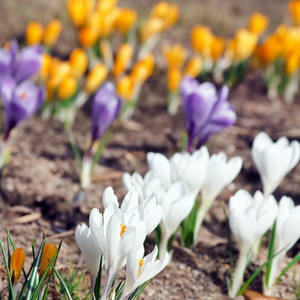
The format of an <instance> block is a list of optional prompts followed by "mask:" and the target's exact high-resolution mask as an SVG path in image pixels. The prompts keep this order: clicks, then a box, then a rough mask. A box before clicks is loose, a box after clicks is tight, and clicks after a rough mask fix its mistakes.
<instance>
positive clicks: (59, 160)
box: [0, 0, 300, 300]
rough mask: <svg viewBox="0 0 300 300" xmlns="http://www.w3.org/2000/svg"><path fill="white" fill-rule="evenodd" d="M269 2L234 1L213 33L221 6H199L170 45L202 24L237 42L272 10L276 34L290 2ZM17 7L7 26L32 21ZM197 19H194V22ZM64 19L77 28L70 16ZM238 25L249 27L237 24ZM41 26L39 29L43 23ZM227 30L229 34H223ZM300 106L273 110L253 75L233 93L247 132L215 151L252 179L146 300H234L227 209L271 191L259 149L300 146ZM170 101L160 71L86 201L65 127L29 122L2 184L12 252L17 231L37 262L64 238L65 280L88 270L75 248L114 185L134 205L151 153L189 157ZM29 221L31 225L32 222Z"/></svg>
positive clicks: (2, 223)
mask: <svg viewBox="0 0 300 300" xmlns="http://www.w3.org/2000/svg"><path fill="white" fill-rule="evenodd" d="M27 2H28V3H29V2H30V4H32V5H37V7H39V8H38V9H40V11H42V8H43V5H45V4H44V3H43V2H42V1H38V0H30V1H29V0H28V1H26V3H27ZM149 2H150V1H149ZM260 2H261V1H253V6H251V7H250V4H249V3H247V2H246V1H242V3H243V4H241V2H240V1H234V0H231V1H226V4H224V9H225V11H226V13H224V15H222V14H221V13H217V12H214V13H215V14H217V15H216V16H215V17H214V18H212V20H210V22H211V23H210V22H208V21H209V20H208V17H207V15H209V13H208V14H205V13H204V12H203V11H204V8H205V7H206V8H207V9H208V10H210V12H211V13H213V8H214V7H215V6H214V5H216V3H219V2H217V1H212V0H211V2H210V1H204V0H203V1H196V0H192V1H190V3H189V5H187V6H186V10H184V11H183V12H182V15H183V20H182V21H181V22H180V23H179V26H178V28H177V29H174V30H172V31H171V32H170V33H169V34H167V35H166V36H167V40H168V41H169V42H170V43H171V42H172V43H173V42H176V41H178V38H179V39H180V40H182V41H184V42H186V43H188V40H187V39H186V36H187V35H186V32H187V31H186V30H187V29H183V28H185V27H183V26H184V25H185V23H186V24H187V27H188V30H189V29H190V28H191V27H192V26H193V25H195V24H198V23H201V22H207V23H205V24H207V25H211V24H214V26H215V27H214V28H215V31H214V32H215V33H218V32H217V30H218V28H223V31H222V32H220V34H223V33H224V34H232V33H233V32H234V30H235V29H236V28H237V27H236V26H241V25H242V24H241V22H242V21H241V20H243V24H245V18H246V17H247V16H249V14H250V13H251V12H252V11H254V10H260V11H262V12H264V13H267V12H268V9H270V10H271V9H272V14H271V13H270V15H271V16H272V20H271V21H272V22H271V25H272V26H273V28H274V23H275V21H278V20H283V19H284V18H285V17H284V16H281V14H283V13H282V11H283V10H285V7H286V6H285V5H286V1H285V2H284V9H283V4H282V2H281V1H274V0H273V1H264V4H260ZM28 3H27V5H29V4H28ZM47 3H48V2H47ZM49 3H50V2H49ZM51 3H52V5H53V7H52V5H51V8H50V6H49V8H48V11H47V18H49V19H50V18H51V17H52V16H62V14H64V13H62V12H61V4H60V3H61V2H60V1H51ZM152 3H153V4H154V3H155V1H153V2H152V1H151V5H152ZM177 3H179V1H177ZM213 3H214V4H213ZM122 4H123V5H127V6H130V5H131V3H126V2H125V1H122ZM17 5H19V1H7V2H6V1H3V2H1V3H0V16H3V18H2V19H1V20H2V21H1V23H2V24H4V22H6V21H7V18H8V16H13V17H14V18H15V17H16V16H15V15H13V12H16V15H18V14H19V15H22V14H21V13H20V11H21V8H20V7H19V8H18V7H17ZM20 5H21V4H20ZM22 5H23V1H22ZM136 5H137V6H138V7H139V9H140V10H141V11H142V10H143V9H144V8H145V6H146V5H145V2H143V1H138V2H137V4H136ZM196 5H199V7H200V6H201V7H202V10H201V12H199V14H200V15H201V17H200V16H199V19H198V17H197V16H195V14H196V13H195V11H196V10H195V11H194V12H193V8H194V7H195V6H196ZM251 5H252V2H251ZM199 10H200V9H199ZM270 10H269V11H270ZM29 11H30V10H28V11H27V10H25V11H24V12H23V14H24V15H23V18H21V20H20V22H21V24H23V27H22V26H21V25H20V26H16V25H15V26H14V27H13V28H12V29H11V31H10V32H9V33H7V32H5V33H4V31H3V27H0V28H1V30H0V40H2V41H4V40H5V39H6V38H9V37H11V36H12V35H13V34H20V33H21V32H22V30H24V24H26V23H27V21H28V20H29V19H30V18H33V17H32V16H33V15H32V11H30V13H29ZM30 16H31V17H30ZM189 16H192V17H191V19H189ZM205 16H206V17H205ZM222 16H223V17H222ZM63 17H64V18H65V19H64V20H65V22H66V24H67V21H66V16H65V15H64V16H63ZM235 17H236V20H237V23H238V24H239V25H236V24H235V25H233V24H232V20H233V19H234V18H235ZM36 19H37V20H39V19H38V15H37V14H36ZM4 20H6V21H4ZM217 20H218V22H217ZM220 20H221V21H222V22H223V23H222V22H221V21H220ZM47 21H48V19H47ZM215 21H216V22H215ZM222 24H226V26H225V27H224V26H223V27H222ZM276 24H278V22H277V23H276ZM66 26H67V30H68V31H66V32H68V33H69V32H70V35H68V34H66V32H64V36H63V38H62V41H60V44H61V45H62V46H60V47H61V48H60V47H58V51H61V53H62V54H65V53H68V51H69V50H70V45H72V44H74V43H75V39H73V40H72V38H71V37H72V34H73V33H72V32H73V31H72V29H71V27H68V26H69V25H68V24H67V25H66ZM218 26H219V27H218ZM176 30H178V31H176ZM184 30H185V31H184ZM2 34H3V35H2ZM8 34H10V35H8ZM64 37H65V38H66V39H64ZM73 37H74V36H73ZM177 37H178V38H177ZM70 39H71V40H70ZM69 41H70V43H69ZM157 52H159V51H157ZM159 55H160V56H159ZM158 60H159V61H161V62H162V64H161V65H163V61H162V59H161V54H160V53H158ZM162 78H163V79H162ZM299 98H300V97H299V95H298V96H297V98H296V99H295V102H294V103H292V104H286V103H284V102H283V101H282V100H280V99H277V100H276V101H274V102H270V101H268V100H267V98H266V90H265V87H264V84H263V82H262V80H261V77H260V74H259V73H258V72H257V71H250V72H249V73H248V75H247V76H246V78H245V79H244V80H243V81H242V82H241V84H239V85H238V86H237V87H236V88H234V89H232V91H231V94H230V102H231V103H232V104H233V106H234V108H235V110H236V113H237V116H238V119H237V122H236V124H235V125H234V126H233V127H231V128H228V129H227V130H225V131H224V132H222V133H220V134H217V135H215V136H214V137H212V138H211V140H210V141H209V145H208V147H209V151H210V153H211V154H212V153H218V152H220V151H224V152H225V153H226V154H227V155H228V156H229V157H233V156H235V155H239V156H241V157H242V158H243V161H244V165H243V169H242V171H241V173H240V174H239V175H238V177H237V179H236V180H235V181H234V183H232V184H230V186H229V187H228V188H227V189H226V190H224V191H223V192H222V193H221V195H220V196H219V197H218V199H217V201H216V202H215V204H214V206H213V208H212V210H211V212H210V214H209V215H208V216H207V217H206V219H205V222H204V226H203V227H202V228H201V241H200V243H199V244H198V245H196V246H195V247H193V248H191V249H186V248H184V247H183V246H181V245H180V242H179V239H175V240H174V253H173V259H172V263H171V264H170V265H169V266H168V267H167V268H166V269H165V270H164V271H163V272H161V274H159V275H158V276H156V277H155V278H154V279H153V280H152V281H151V282H150V284H149V286H148V287H147V288H146V290H145V291H144V293H143V294H142V296H141V299H154V298H155V299H157V300H159V299H174V300H175V299H203V300H209V299H228V297H227V287H226V278H227V277H228V272H229V266H228V263H229V261H228V253H227V240H226V229H225V221H224V215H223V211H222V207H221V205H220V201H222V200H223V201H225V203H227V202H228V198H229V196H230V195H231V194H232V193H234V192H235V191H237V190H238V189H240V188H244V189H246V190H248V191H249V192H251V193H253V192H254V191H256V190H257V189H261V183H260V179H259V176H258V174H257V171H256V169H255V166H254V164H253V162H252V159H251V145H252V141H253V138H254V137H255V135H256V134H257V133H258V132H260V131H266V132H267V133H268V134H269V135H270V136H271V137H272V138H273V139H274V140H276V139H277V138H279V137H280V136H283V135H284V136H287V137H288V138H289V139H291V140H292V139H296V140H298V141H299V140H300V129H299V124H300V115H299V110H300V103H299ZM165 99H166V92H165V71H161V70H160V69H159V68H157V69H156V71H155V74H154V76H153V77H152V78H151V79H150V80H149V81H148V82H147V83H146V84H145V86H144V87H143V89H142V95H141V97H140V103H139V105H138V107H137V110H136V112H135V114H134V116H133V118H132V119H131V120H130V121H127V122H120V121H119V122H117V123H116V125H115V128H114V134H113V136H112V139H111V141H110V142H109V144H108V146H107V147H106V148H105V150H104V152H103V155H102V157H101V160H100V164H99V165H98V166H97V167H96V169H95V176H94V180H93V183H92V185H91V187H90V188H89V189H87V190H86V191H81V190H80V186H79V180H78V168H77V166H76V162H75V160H74V156H73V154H72V151H71V148H70V146H69V143H68V137H67V135H66V134H65V132H64V130H63V126H62V125H61V124H60V123H59V122H57V121H52V120H51V121H43V120H42V119H41V118H39V117H34V118H31V119H30V120H27V121H26V122H24V123H23V124H22V125H21V126H20V127H19V128H18V130H17V131H16V132H15V135H14V136H13V137H12V155H11V160H10V163H9V164H8V165H7V166H6V167H4V168H3V170H2V172H1V175H0V176H1V180H0V205H1V210H0V229H1V231H0V239H1V241H2V242H5V240H6V232H5V230H6V228H9V230H10V232H11V233H12V235H13V237H14V239H15V242H16V244H17V245H18V246H22V247H23V249H24V250H25V252H26V254H27V256H28V257H30V256H31V239H32V238H33V239H34V240H35V244H36V245H39V244H40V243H41V240H42V232H43V231H44V232H45V234H46V237H47V241H49V242H52V241H53V242H55V243H56V244H58V243H59V241H60V239H61V238H64V241H63V244H62V249H61V253H60V255H59V258H58V262H57V267H58V268H59V269H60V270H61V271H62V272H63V271H64V270H66V269H68V268H69V266H70V263H71V262H72V263H73V264H74V267H75V268H85V264H84V259H83V256H82V255H81V254H80V251H79V249H78V247H77V245H76V243H75V239H74V229H75V227H76V226H77V224H79V223H80V222H82V221H83V222H86V223H87V222H88V215H89V212H90V210H91V209H92V208H93V207H98V208H100V209H101V197H102V193H103V191H104V189H105V188H106V187H107V186H110V185H111V186H112V187H113V189H114V190H115V192H116V194H117V196H118V197H119V199H122V198H123V197H124V195H125V189H124V187H123V185H122V180H121V177H122V174H123V172H125V171H127V172H130V173H132V172H134V171H135V172H139V173H141V174H144V173H145V172H146V170H147V165H146V154H147V152H149V151H154V152H162V153H165V154H166V155H167V156H168V157H170V156H171V155H172V154H173V153H174V152H176V151H180V142H181V136H182V133H183V132H184V119H183V115H182V112H181V111H180V112H179V113H178V114H177V115H176V116H174V117H170V116H168V115H167V113H166V105H165ZM89 116H90V105H89V103H88V104H87V105H86V107H84V108H83V110H82V111H80V112H79V114H78V116H77V118H76V121H75V124H74V127H73V132H74V135H75V138H76V140H77V142H78V144H79V146H80V149H81V151H84V149H85V146H86V144H87V142H88V140H89V130H90V119H89ZM299 174H300V165H299V164H298V166H296V168H295V169H294V170H293V171H292V172H291V173H290V174H288V176H287V177H286V178H285V179H284V180H283V182H282V183H281V185H280V187H279V188H278V189H277V191H276V192H275V197H276V199H278V200H279V199H280V198H281V196H282V195H288V196H291V197H292V198H293V199H294V201H295V203H296V204H300V194H299V188H298V187H299V184H300V175H299ZM24 216H27V217H29V219H27V220H26V219H25V220H24V218H23V217H24ZM153 246H154V238H153V236H150V238H149V240H148V242H147V248H148V249H152V248H153ZM299 247H300V246H299V245H296V246H295V247H294V248H293V249H292V250H290V251H289V253H288V254H289V257H288V258H286V259H285V260H284V261H283V262H282V265H281V267H284V266H285V265H286V264H287V262H288V261H289V260H290V257H292V256H294V255H295V254H296V253H297V252H298V251H299ZM265 250H266V249H265V248H264V251H263V254H261V255H260V256H258V257H255V259H254V260H253V262H252V263H251V265H250V268H249V269H250V271H249V272H247V274H246V276H248V277H249V275H250V274H251V272H253V271H254V270H255V269H256V267H257V266H258V265H259V264H261V263H262V262H263V261H265V259H266V257H265V255H266V253H265V252H266V251H265ZM237 254H238V253H237V251H236V250H235V251H234V258H237ZM28 265H29V263H27V264H26V268H28ZM298 271H299V270H298ZM298 273H299V272H298ZM6 286H7V280H6V274H5V269H4V264H3V260H2V259H1V260H0V295H2V296H3V297H5V295H6V294H7V289H6ZM251 288H252V289H254V290H257V291H261V278H258V279H256V280H255V281H254V283H253V284H252V285H251ZM274 291H275V295H276V296H277V297H280V299H296V298H295V296H294V294H293V292H294V289H293V272H292V270H290V271H289V272H288V274H287V275H285V276H284V277H283V279H282V280H281V281H280V283H279V284H278V286H277V287H276V288H275V289H274Z"/></svg>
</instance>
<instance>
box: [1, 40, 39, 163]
mask: <svg viewBox="0 0 300 300" xmlns="http://www.w3.org/2000/svg"><path fill="white" fill-rule="evenodd" d="M41 61H42V56H41V48H40V47H39V46H38V45H36V46H32V47H25V48H23V49H22V50H21V51H19V47H18V44H17V42H16V41H15V40H12V41H10V42H9V43H8V45H7V47H6V48H1V49H0V97H1V100H2V104H3V108H4V119H5V130H6V131H5V135H4V139H3V143H2V146H1V153H0V168H2V167H3V166H4V165H5V164H6V163H7V162H8V158H9V149H8V139H9V136H10V133H11V131H12V130H13V129H14V128H15V127H16V126H17V125H18V124H19V123H20V122H22V121H23V120H25V119H27V118H29V117H30V116H31V115H33V114H34V113H35V112H36V111H37V110H38V109H39V108H40V107H41V105H42V103H43V101H44V89H43V88H40V87H37V86H36V85H35V84H34V83H33V81H32V80H31V77H33V76H34V75H36V74H37V73H38V72H39V70H40V67H41Z"/></svg>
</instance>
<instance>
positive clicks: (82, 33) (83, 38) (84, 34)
mask: <svg viewBox="0 0 300 300" xmlns="http://www.w3.org/2000/svg"><path fill="white" fill-rule="evenodd" d="M98 38H99V34H98V32H97V31H96V30H95V29H94V28H92V27H82V28H81V29H80V30H79V32H78V40H79V43H80V44H81V46H82V47H85V48H89V47H92V46H93V45H94V44H95V43H96V42H97V40H98Z"/></svg>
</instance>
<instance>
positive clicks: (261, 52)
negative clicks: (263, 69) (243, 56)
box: [255, 34, 282, 66]
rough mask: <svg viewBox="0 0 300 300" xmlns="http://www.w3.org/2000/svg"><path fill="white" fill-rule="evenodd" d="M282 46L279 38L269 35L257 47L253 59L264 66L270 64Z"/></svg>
mask: <svg viewBox="0 0 300 300" xmlns="http://www.w3.org/2000/svg"><path fill="white" fill-rule="evenodd" d="M281 49H282V44H281V40H280V39H279V37H278V36H277V35H275V34H273V35H270V36H269V37H268V38H267V39H266V41H265V42H264V43H263V44H262V45H259V46H257V48H256V50H255V58H256V59H258V60H259V62H260V63H261V64H263V65H264V66H266V65H268V64H270V63H272V62H273V61H274V60H275V59H276V58H277V57H278V56H279V55H280V53H281Z"/></svg>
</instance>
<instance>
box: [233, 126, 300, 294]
mask: <svg viewBox="0 0 300 300" xmlns="http://www.w3.org/2000/svg"><path fill="white" fill-rule="evenodd" d="M252 157H253V160H254V163H255V165H256V167H257V169H258V171H259V174H260V176H261V180H262V183H263V193H262V192H260V191H257V192H256V193H255V194H254V196H253V197H252V196H251V195H250V194H249V193H248V192H247V191H245V190H239V191H238V192H237V193H236V194H235V195H234V196H232V197H231V198H230V201H229V224H230V229H231V231H232V233H233V234H234V236H235V239H236V241H237V246H238V248H239V251H240V254H239V259H238V262H237V265H236V270H235V274H234V278H233V282H232V284H231V285H230V287H229V296H230V297H235V296H236V295H237V294H238V292H239V289H240V287H241V284H242V281H243V275H244V272H245V267H246V265H247V257H248V255H249V252H250V250H251V248H254V250H255V251H258V249H257V248H258V247H257V244H260V238H261V237H262V236H263V235H264V234H265V233H266V232H267V231H268V230H269V229H271V228H273V230H275V234H274V239H273V241H272V247H269V251H272V253H269V256H268V257H269V259H270V261H269V265H270V267H269V268H268V272H267V274H268V275H267V276H266V277H265V279H264V282H263V283H264V284H263V285H264V293H265V294H267V295H271V293H272V287H273V285H274V284H275V282H276V271H277V268H278V266H279V263H280V261H281V260H282V259H283V257H284V255H285V253H286V252H287V250H288V249H290V248H291V247H292V246H293V245H294V244H295V242H296V241H297V240H298V239H299V237H300V230H299V218H300V206H296V207H295V205H294V202H293V200H292V199H291V198H289V197H286V196H283V197H282V198H281V200H280V202H279V205H278V204H277V202H276V200H275V198H274V196H273V195H271V194H272V193H273V192H274V190H275V189H276V188H277V187H278V185H279V184H280V182H281V181H282V179H283V178H284V176H285V175H286V174H287V173H288V172H289V171H291V169H293V168H294V167H295V165H296V164H297V163H298V162H299V159H300V145H299V143H298V142H297V141H292V142H291V143H290V144H289V142H288V140H287V138H286V137H281V138H280V139H279V140H278V141H277V142H276V143H273V141H272V140H271V139H270V138H269V136H268V135H267V134H266V133H264V132H261V133H259V134H258V135H257V136H256V137H255V139H254V142H253V147H252ZM275 161H276V164H274V162H275ZM275 221H276V225H274V222H275Z"/></svg>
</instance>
